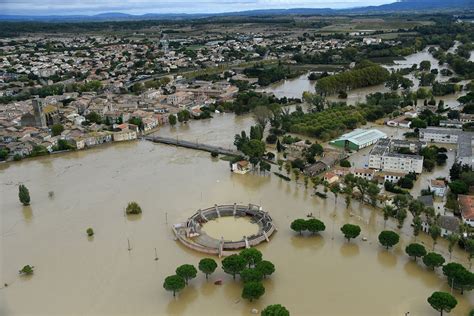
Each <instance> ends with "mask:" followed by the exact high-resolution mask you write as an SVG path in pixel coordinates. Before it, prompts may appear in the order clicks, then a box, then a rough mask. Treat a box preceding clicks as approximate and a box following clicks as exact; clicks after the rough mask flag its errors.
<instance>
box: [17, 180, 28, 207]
mask: <svg viewBox="0 0 474 316" xmlns="http://www.w3.org/2000/svg"><path fill="white" fill-rule="evenodd" d="M18 198H19V199H20V202H21V203H22V204H23V205H25V206H26V205H30V191H28V189H27V187H26V186H25V185H24V184H20V185H19V186H18Z"/></svg>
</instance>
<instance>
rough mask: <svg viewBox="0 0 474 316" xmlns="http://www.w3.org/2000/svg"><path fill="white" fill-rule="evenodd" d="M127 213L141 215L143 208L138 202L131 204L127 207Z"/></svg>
mask: <svg viewBox="0 0 474 316" xmlns="http://www.w3.org/2000/svg"><path fill="white" fill-rule="evenodd" d="M126 213H127V215H136V214H141V213H142V208H141V207H140V205H138V203H137V202H130V203H128V205H127V209H126Z"/></svg>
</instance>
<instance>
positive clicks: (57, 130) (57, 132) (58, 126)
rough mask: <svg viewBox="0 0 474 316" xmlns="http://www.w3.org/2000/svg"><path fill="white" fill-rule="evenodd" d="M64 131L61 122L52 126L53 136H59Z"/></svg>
mask: <svg viewBox="0 0 474 316" xmlns="http://www.w3.org/2000/svg"><path fill="white" fill-rule="evenodd" d="M63 131H64V126H62V125H61V124H54V125H53V126H52V127H51V134H52V135H53V136H58V135H61V133H62V132H63Z"/></svg>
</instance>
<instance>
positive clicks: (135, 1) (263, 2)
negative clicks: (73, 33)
mask: <svg viewBox="0 0 474 316" xmlns="http://www.w3.org/2000/svg"><path fill="white" fill-rule="evenodd" d="M395 1H396V0H194V1H190V0H0V14H9V15H75V14H81V15H82V14H85V15H93V14H98V13H104V12H122V13H129V14H144V13H221V12H234V11H245V10H255V9H288V8H353V7H360V6H368V5H381V4H386V3H391V2H395Z"/></svg>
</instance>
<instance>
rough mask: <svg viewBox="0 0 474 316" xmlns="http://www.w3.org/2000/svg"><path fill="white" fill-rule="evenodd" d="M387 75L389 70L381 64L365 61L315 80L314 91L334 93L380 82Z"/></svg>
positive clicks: (382, 81)
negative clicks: (352, 67)
mask: <svg viewBox="0 0 474 316" xmlns="http://www.w3.org/2000/svg"><path fill="white" fill-rule="evenodd" d="M388 77H389V72H388V71H387V70H386V69H385V68H383V67H382V66H379V65H375V64H372V63H365V64H363V65H359V67H356V68H354V69H353V70H349V71H346V72H342V73H339V74H336V75H333V76H328V77H325V78H322V79H319V80H318V81H317V82H316V91H318V92H319V93H321V94H323V95H326V94H334V93H337V92H339V91H346V90H351V89H356V88H364V87H368V86H373V85H377V84H381V83H384V82H385V81H386V80H387V79H388Z"/></svg>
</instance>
